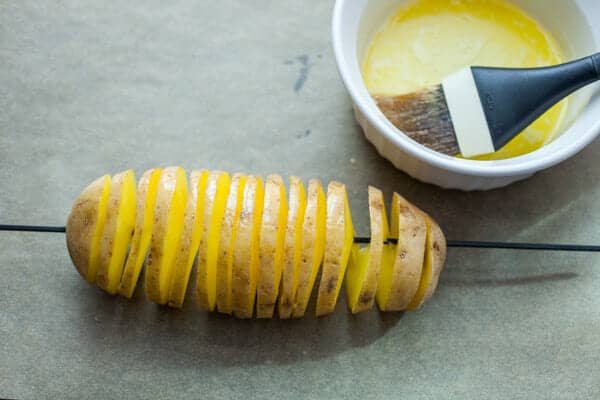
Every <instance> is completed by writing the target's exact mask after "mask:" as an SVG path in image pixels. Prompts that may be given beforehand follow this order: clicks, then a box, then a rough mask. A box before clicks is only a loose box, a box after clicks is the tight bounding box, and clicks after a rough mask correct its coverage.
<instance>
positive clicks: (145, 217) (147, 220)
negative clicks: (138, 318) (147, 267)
mask: <svg viewBox="0 0 600 400" xmlns="http://www.w3.org/2000/svg"><path fill="white" fill-rule="evenodd" d="M161 172H162V169H160V168H155V169H151V170H148V171H146V172H145V173H144V175H142V178H141V179H140V183H139V185H138V191H137V195H136V203H137V206H136V221H135V229H134V233H133V239H132V240H131V251H130V253H129V256H128V257H127V262H126V264H125V268H124V269H123V275H122V277H121V283H120V285H119V294H120V295H122V296H124V297H127V298H131V296H133V292H134V291H135V287H136V285H137V281H138V279H139V276H140V272H141V271H142V267H143V264H144V260H145V259H146V254H147V252H148V247H150V238H151V237H152V223H153V219H154V206H155V203H156V191H157V190H158V180H159V179H160V174H161Z"/></svg>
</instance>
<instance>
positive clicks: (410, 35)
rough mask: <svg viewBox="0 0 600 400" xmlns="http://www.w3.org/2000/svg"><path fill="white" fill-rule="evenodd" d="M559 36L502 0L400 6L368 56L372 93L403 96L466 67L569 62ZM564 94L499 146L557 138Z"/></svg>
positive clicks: (506, 153)
mask: <svg viewBox="0 0 600 400" xmlns="http://www.w3.org/2000/svg"><path fill="white" fill-rule="evenodd" d="M563 60H564V57H563V55H562V51H561V49H560V48H559V46H558V44H557V42H556V41H555V40H554V38H553V37H552V36H550V34H549V33H548V32H546V31H545V30H544V29H543V28H542V27H541V26H540V25H539V24H538V23H537V22H536V21H535V20H533V19H532V18H531V17H529V16H528V15H527V14H525V13H524V12H523V11H522V10H520V9H519V8H517V7H515V6H513V5H511V4H508V3H507V2H505V1H501V0H416V1H411V2H410V3H409V4H407V5H405V6H403V7H401V8H400V9H399V10H398V11H397V12H396V14H395V15H393V16H392V17H391V18H390V19H389V20H388V22H387V23H386V24H385V26H384V27H383V29H382V30H381V31H379V32H378V33H377V34H376V35H375V36H374V38H373V41H372V43H371V45H370V47H369V49H368V51H367V55H366V57H365V60H364V63H363V68H362V72H363V78H364V80H365V84H366V86H367V89H368V90H369V92H370V93H371V94H377V95H398V94H404V93H409V92H414V91H415V90H417V89H419V88H422V87H424V86H430V85H435V84H439V83H440V82H441V81H442V79H443V78H444V77H446V76H447V75H449V74H451V73H453V72H455V71H457V70H458V69H461V68H463V67H466V66H471V65H478V66H494V67H541V66H546V65H551V64H558V63H561V62H563ZM566 108H567V101H566V100H565V101H563V102H561V103H559V104H557V105H556V106H554V107H553V108H551V109H550V110H548V111H547V112H546V113H545V114H544V115H542V116H541V117H540V118H539V119H538V120H537V121H535V122H534V123H533V124H532V125H530V126H529V127H528V128H527V129H525V130H524V131H523V132H522V133H521V134H519V136H517V137H516V138H515V139H513V140H512V141H511V142H510V143H508V144H507V145H506V146H504V148H502V149H501V150H499V151H498V152H496V153H493V154H488V155H485V156H480V157H476V158H475V159H480V160H497V159H505V158H511V157H516V156H519V155H522V154H526V153H529V152H531V151H534V150H536V149H538V148H539V147H541V146H543V145H544V144H545V143H547V142H548V141H550V140H552V139H553V138H554V137H555V135H556V134H557V133H558V131H559V130H560V128H561V122H562V120H563V116H564V114H565V111H566Z"/></svg>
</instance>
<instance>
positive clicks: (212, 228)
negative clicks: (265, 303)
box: [196, 171, 231, 311]
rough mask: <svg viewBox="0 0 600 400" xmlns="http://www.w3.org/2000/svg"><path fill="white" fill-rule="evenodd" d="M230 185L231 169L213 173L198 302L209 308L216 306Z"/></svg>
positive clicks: (202, 241)
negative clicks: (222, 226) (222, 237)
mask: <svg viewBox="0 0 600 400" xmlns="http://www.w3.org/2000/svg"><path fill="white" fill-rule="evenodd" d="M230 186H231V178H230V176H229V174H228V173H226V172H222V171H214V172H211V173H209V175H208V180H207V184H206V195H205V196H206V197H205V200H204V221H203V224H202V237H201V239H200V245H199V256H198V272H197V274H198V276H197V284H196V289H197V290H196V295H197V299H198V304H199V305H200V307H202V308H203V309H205V310H208V311H212V310H214V309H215V305H216V301H217V255H218V254H217V253H218V250H219V240H220V236H221V235H220V233H221V224H222V223H223V214H225V206H226V203H227V196H228V195H229V188H230Z"/></svg>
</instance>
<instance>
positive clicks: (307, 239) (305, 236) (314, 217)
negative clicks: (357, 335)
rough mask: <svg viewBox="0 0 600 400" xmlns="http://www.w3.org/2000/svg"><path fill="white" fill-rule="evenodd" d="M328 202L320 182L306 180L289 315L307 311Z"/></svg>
mask: <svg viewBox="0 0 600 400" xmlns="http://www.w3.org/2000/svg"><path fill="white" fill-rule="evenodd" d="M326 223H327V204H326V201H325V194H324V193H323V186H322V185H321V182H320V181H318V180H316V179H311V180H310V181H309V182H308V198H307V201H306V211H305V212H304V222H303V224H302V250H301V253H300V263H299V265H298V288H297V290H296V301H295V302H294V310H293V312H292V316H293V317H294V318H300V317H302V316H304V313H305V312H306V306H307V305H308V301H309V300H310V294H311V292H312V290H313V286H314V285H315V280H316V278H317V274H318V272H319V268H320V267H321V261H323V253H324V251H325V225H326Z"/></svg>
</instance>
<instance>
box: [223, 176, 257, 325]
mask: <svg viewBox="0 0 600 400" xmlns="http://www.w3.org/2000/svg"><path fill="white" fill-rule="evenodd" d="M263 202H264V189H263V183H262V179H261V178H260V177H256V176H248V179H247V180H246V186H245V187H244V199H243V202H242V211H241V213H240V220H239V221H238V228H237V235H236V238H235V246H234V250H233V263H232V269H231V307H232V311H233V315H235V316H236V317H238V318H252V315H253V313H254V301H255V299H256V283H257V280H258V248H259V234H260V224H261V221H262V211H263Z"/></svg>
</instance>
